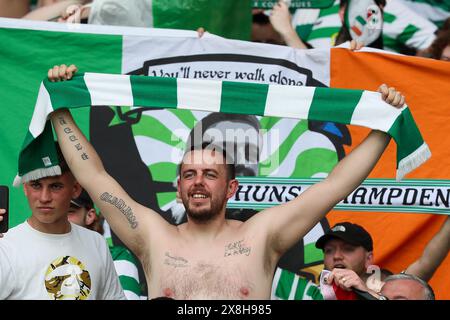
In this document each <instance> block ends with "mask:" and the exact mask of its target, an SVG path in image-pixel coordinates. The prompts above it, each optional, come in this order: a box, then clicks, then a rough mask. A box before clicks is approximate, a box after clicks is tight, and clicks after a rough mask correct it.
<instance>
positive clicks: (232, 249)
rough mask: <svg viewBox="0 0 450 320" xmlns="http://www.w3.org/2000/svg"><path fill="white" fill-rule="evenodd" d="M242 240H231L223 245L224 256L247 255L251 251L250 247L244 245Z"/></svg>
mask: <svg viewBox="0 0 450 320" xmlns="http://www.w3.org/2000/svg"><path fill="white" fill-rule="evenodd" d="M243 242H244V240H240V241H236V242H231V243H229V244H227V245H226V246H225V254H224V257H229V256H235V255H240V254H244V255H246V256H249V255H250V252H251V251H252V248H251V247H246V246H245V244H244V243H243Z"/></svg>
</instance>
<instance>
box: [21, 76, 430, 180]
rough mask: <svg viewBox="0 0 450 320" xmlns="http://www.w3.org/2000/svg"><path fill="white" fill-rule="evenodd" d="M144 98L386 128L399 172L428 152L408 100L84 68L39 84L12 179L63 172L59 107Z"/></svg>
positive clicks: (160, 103) (143, 103) (138, 102)
mask: <svg viewBox="0 0 450 320" xmlns="http://www.w3.org/2000/svg"><path fill="white" fill-rule="evenodd" d="M104 105H114V106H140V107H149V108H172V109H189V110H199V111H210V112H226V113H236V114H250V115H260V116H275V117H286V118H296V119H308V120H319V121H332V122H338V123H343V124H352V125H360V126H364V127H368V128H371V129H376V130H380V131H384V132H387V133H388V134H389V135H390V136H392V137H393V138H394V140H395V142H396V143H397V180H400V179H402V178H403V176H404V175H405V174H407V173H408V172H410V171H412V170H414V169H415V168H417V167H418V166H419V165H421V164H422V163H423V162H425V161H426V160H427V159H428V158H429V157H430V156H431V153H430V150H429V148H428V146H427V144H426V143H425V142H424V141H423V139H422V136H421V134H420V132H419V130H418V128H417V126H416V123H415V122H414V119H413V117H412V115H411V113H410V111H409V109H408V107H407V106H404V107H403V108H401V109H397V108H394V107H392V106H391V105H389V104H387V103H385V102H383V101H382V99H381V97H380V94H379V93H376V92H370V91H363V90H348V89H334V88H315V87H299V86H281V85H268V84H256V83H242V82H230V81H217V80H193V79H181V78H159V77H147V76H133V75H131V76H129V75H113V74H99V73H85V74H80V75H76V76H75V77H74V78H73V79H72V80H70V81H64V82H50V81H48V80H47V79H46V80H44V81H43V82H42V84H41V87H40V91H39V95H38V98H37V101H36V106H35V109H34V113H33V117H32V119H31V123H30V125H29V128H28V133H27V135H26V138H25V141H24V143H23V146H22V150H21V152H20V155H19V169H18V176H17V177H16V179H15V180H14V185H15V186H18V185H19V184H21V183H23V182H27V181H30V180H36V179H39V178H42V177H47V176H54V175H59V174H61V170H60V168H59V165H58V161H57V155H56V150H55V146H54V143H53V133H52V128H51V124H50V121H48V120H47V118H48V115H49V114H50V113H51V112H52V111H54V110H57V109H60V108H69V109H70V108H79V107H86V106H91V107H95V106H104Z"/></svg>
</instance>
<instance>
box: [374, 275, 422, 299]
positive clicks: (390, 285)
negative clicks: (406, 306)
mask: <svg viewBox="0 0 450 320" xmlns="http://www.w3.org/2000/svg"><path fill="white" fill-rule="evenodd" d="M381 294H382V295H383V296H385V297H386V298H388V299H389V300H424V299H425V289H424V288H423V287H422V286H421V285H420V283H418V282H417V281H414V280H409V279H397V280H392V281H388V282H386V283H385V284H384V286H383V287H382V288H381Z"/></svg>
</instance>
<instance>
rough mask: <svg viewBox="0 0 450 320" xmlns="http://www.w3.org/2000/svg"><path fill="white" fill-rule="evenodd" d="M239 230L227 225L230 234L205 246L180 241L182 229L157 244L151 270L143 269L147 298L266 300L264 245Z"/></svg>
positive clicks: (268, 272) (268, 270) (268, 281)
mask: <svg viewBox="0 0 450 320" xmlns="http://www.w3.org/2000/svg"><path fill="white" fill-rule="evenodd" d="M241 224H242V223H241V222H237V221H236V222H233V223H232V225H233V227H231V228H230V229H233V230H230V232H227V233H225V235H224V236H221V237H217V239H214V241H209V242H208V243H207V242H206V241H196V242H190V241H186V239H185V238H183V231H182V230H183V227H181V229H180V230H181V232H179V233H177V234H176V235H175V237H173V238H171V239H170V240H169V239H168V238H166V239H161V240H160V241H158V244H157V246H154V247H152V250H151V251H152V252H151V253H150V254H151V257H150V261H151V264H146V263H144V269H146V270H145V271H146V276H147V283H148V284H149V298H156V297H170V298H173V299H269V298H270V290H271V285H272V277H273V267H272V266H270V263H269V262H268V261H269V260H268V258H267V253H266V252H267V250H266V245H265V243H264V241H263V239H262V238H263V237H261V236H260V235H258V234H257V233H252V232H249V231H248V230H246V229H245V228H239V225H241ZM179 228H180V227H179ZM261 241H262V242H261ZM144 260H146V259H144Z"/></svg>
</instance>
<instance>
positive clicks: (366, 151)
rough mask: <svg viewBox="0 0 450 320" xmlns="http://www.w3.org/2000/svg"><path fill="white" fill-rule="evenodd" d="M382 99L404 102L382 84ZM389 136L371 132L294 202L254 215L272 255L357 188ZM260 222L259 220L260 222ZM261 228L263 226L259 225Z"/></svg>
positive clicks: (293, 240) (401, 104) (288, 246)
mask: <svg viewBox="0 0 450 320" xmlns="http://www.w3.org/2000/svg"><path fill="white" fill-rule="evenodd" d="M379 92H380V93H381V94H382V99H383V100H385V101H386V102H387V103H390V104H391V105H392V106H393V107H401V106H403V104H404V102H405V99H404V97H403V96H402V95H401V94H400V93H399V92H397V91H396V90H395V89H394V88H388V87H387V86H386V85H382V86H380V88H379ZM389 140H390V137H389V136H388V135H387V134H386V133H384V132H381V131H377V130H373V131H372V132H371V133H370V134H369V135H368V137H367V138H366V139H365V140H364V141H363V142H362V143H361V144H360V145H359V146H357V147H356V148H355V149H354V150H353V151H352V152H351V153H350V154H348V155H347V156H345V158H343V159H342V160H341V161H339V163H338V164H337V165H336V167H335V168H334V169H333V171H332V172H331V173H330V174H329V175H328V177H327V178H326V179H325V180H323V181H321V182H319V183H316V184H315V185H313V186H311V187H310V188H308V189H307V190H306V191H305V192H303V193H302V194H301V195H300V196H298V197H297V198H296V199H294V200H292V201H290V202H288V203H285V204H283V205H281V206H278V207H273V208H270V209H267V210H265V211H263V212H262V213H261V214H258V215H256V218H255V220H259V221H260V222H257V221H255V224H257V225H258V230H267V232H268V235H267V236H268V238H269V239H271V241H270V243H269V246H271V249H272V254H273V253H275V256H277V255H281V254H283V253H284V252H286V251H287V250H288V249H289V248H290V247H291V246H292V245H294V244H295V242H296V241H298V240H299V239H301V238H302V237H304V236H305V235H306V234H307V233H308V232H309V230H311V229H312V228H313V227H314V225H316V224H317V223H318V222H319V221H320V220H321V219H322V218H323V217H324V216H325V214H326V213H327V212H329V211H330V210H331V209H332V208H333V207H334V206H335V205H336V204H337V203H338V202H339V201H341V200H342V199H343V198H345V197H346V196H347V195H348V194H350V193H351V192H352V191H353V190H354V189H355V188H356V187H357V186H359V185H360V184H361V183H362V182H363V181H364V179H365V178H366V177H367V176H368V175H369V173H370V172H371V171H372V169H373V168H374V166H375V164H376V163H377V161H378V160H379V158H380V157H381V155H382V153H383V151H384V150H385V148H386V146H387V145H388V143H389ZM261 220H262V221H261ZM261 224H262V225H263V227H262V226H261Z"/></svg>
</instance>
